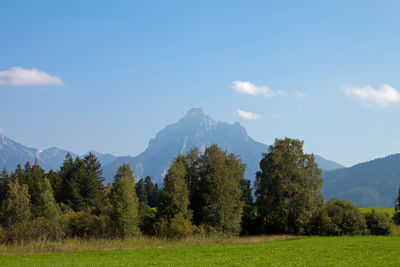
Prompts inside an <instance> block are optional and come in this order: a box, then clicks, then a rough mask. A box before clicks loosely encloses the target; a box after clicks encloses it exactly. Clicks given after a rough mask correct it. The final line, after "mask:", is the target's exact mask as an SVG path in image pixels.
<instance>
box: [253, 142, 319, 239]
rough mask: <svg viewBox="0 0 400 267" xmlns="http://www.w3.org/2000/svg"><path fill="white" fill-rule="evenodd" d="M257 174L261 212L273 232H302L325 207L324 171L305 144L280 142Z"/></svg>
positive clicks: (270, 148)
mask: <svg viewBox="0 0 400 267" xmlns="http://www.w3.org/2000/svg"><path fill="white" fill-rule="evenodd" d="M260 169H261V170H260V171H258V172H257V174H256V182H255V187H256V197H257V202H256V203H257V211H258V213H259V215H260V216H261V219H262V220H263V221H266V222H267V227H268V228H269V231H274V232H285V233H296V234H298V233H302V232H304V227H305V226H306V225H307V223H308V222H309V220H310V219H311V217H312V215H313V213H314V212H315V211H316V210H317V209H318V208H319V207H320V206H321V205H322V204H323V197H322V194H321V192H320V189H321V186H322V178H321V170H320V169H319V168H318V165H317V164H316V163H315V161H314V156H313V155H307V154H304V152H303V142H302V141H300V140H296V139H290V138H285V139H276V140H275V143H274V144H273V145H271V146H270V147H269V153H268V154H264V155H263V158H262V159H261V161H260Z"/></svg>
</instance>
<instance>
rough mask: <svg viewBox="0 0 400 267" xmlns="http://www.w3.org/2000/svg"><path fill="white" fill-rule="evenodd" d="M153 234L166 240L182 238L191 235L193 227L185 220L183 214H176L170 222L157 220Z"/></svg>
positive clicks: (161, 219)
mask: <svg viewBox="0 0 400 267" xmlns="http://www.w3.org/2000/svg"><path fill="white" fill-rule="evenodd" d="M154 226H155V234H156V235H157V236H159V237H166V238H183V237H187V236H190V235H192V234H193V230H194V229H195V227H194V226H193V225H192V223H191V222H190V221H189V220H188V219H186V218H185V216H184V215H183V213H178V214H177V215H176V216H175V217H174V218H172V219H171V220H167V219H165V218H158V219H157V221H156V222H155V224H154Z"/></svg>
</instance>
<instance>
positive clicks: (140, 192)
mask: <svg viewBox="0 0 400 267" xmlns="http://www.w3.org/2000/svg"><path fill="white" fill-rule="evenodd" d="M136 195H137V197H138V198H139V202H144V203H146V205H147V203H148V201H147V192H146V187H145V185H144V181H143V179H140V180H139V182H137V183H136Z"/></svg>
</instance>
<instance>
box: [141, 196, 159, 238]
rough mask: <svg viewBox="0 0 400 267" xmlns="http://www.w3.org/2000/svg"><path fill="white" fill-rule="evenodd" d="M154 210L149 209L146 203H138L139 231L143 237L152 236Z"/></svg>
mask: <svg viewBox="0 0 400 267" xmlns="http://www.w3.org/2000/svg"><path fill="white" fill-rule="evenodd" d="M156 213H157V211H156V209H154V208H150V207H149V206H148V205H147V204H146V203H144V202H140V203H139V229H140V231H141V232H142V233H143V234H145V235H154V234H155V229H154V223H155V218H156Z"/></svg>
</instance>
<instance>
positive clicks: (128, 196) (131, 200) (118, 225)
mask: <svg viewBox="0 0 400 267" xmlns="http://www.w3.org/2000/svg"><path fill="white" fill-rule="evenodd" d="M110 202H111V205H112V211H111V216H110V219H111V229H112V231H113V233H114V234H115V235H117V236H120V237H126V236H133V235H135V234H138V232H139V230H138V219H139V218H138V198H137V196H136V191H135V177H134V176H133V171H132V170H131V167H130V165H129V164H123V165H121V166H120V167H119V168H118V170H117V173H116V174H115V177H114V182H113V184H112V189H111V193H110Z"/></svg>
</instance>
